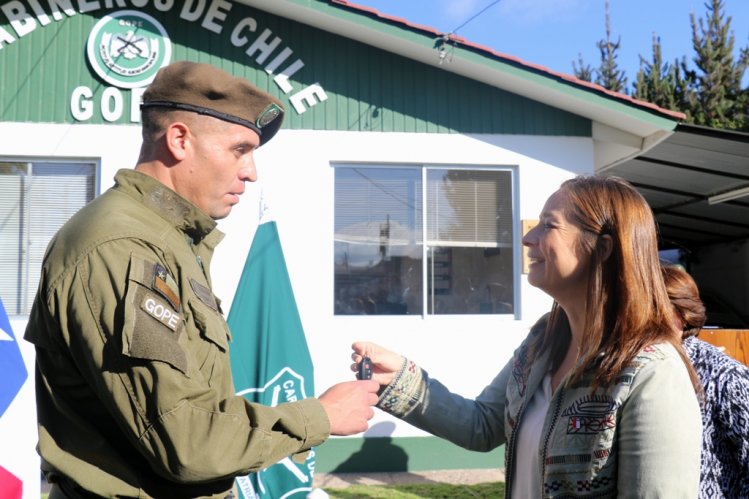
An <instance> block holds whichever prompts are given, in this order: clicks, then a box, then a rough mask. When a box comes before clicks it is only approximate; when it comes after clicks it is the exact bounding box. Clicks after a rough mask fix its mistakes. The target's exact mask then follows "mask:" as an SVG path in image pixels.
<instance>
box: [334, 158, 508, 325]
mask: <svg viewBox="0 0 749 499" xmlns="http://www.w3.org/2000/svg"><path fill="white" fill-rule="evenodd" d="M512 206H513V202H512V171H511V170H509V169H482V170H469V169H462V168H436V167H396V166H393V167H374V166H346V165H341V166H339V167H337V168H336V171H335V256H334V258H335V262H334V266H335V284H334V293H335V305H334V308H335V314H336V315H357V314H365V315H375V314H379V315H382V314H384V315H406V314H409V315H410V314H417V315H423V314H425V313H426V314H511V313H513V312H514V308H515V307H514V286H513V283H514V272H513V262H514V258H513V216H512Z"/></svg>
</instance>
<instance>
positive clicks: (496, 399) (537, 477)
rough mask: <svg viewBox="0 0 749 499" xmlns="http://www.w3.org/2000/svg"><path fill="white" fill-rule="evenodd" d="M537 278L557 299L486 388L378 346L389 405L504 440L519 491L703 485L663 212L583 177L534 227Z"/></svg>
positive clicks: (649, 492)
mask: <svg viewBox="0 0 749 499" xmlns="http://www.w3.org/2000/svg"><path fill="white" fill-rule="evenodd" d="M523 244H524V245H525V246H526V247H527V248H528V256H529V258H530V261H531V264H530V267H529V272H528V282H529V283H530V284H531V285H533V286H536V287H538V288H540V289H542V290H543V291H545V292H546V293H548V294H549V295H550V296H551V297H552V298H553V299H554V304H553V306H552V309H551V312H550V313H549V314H547V315H546V316H544V317H543V318H542V319H541V320H539V321H538V322H537V323H536V325H535V326H534V327H533V328H532V329H531V332H530V334H529V335H528V337H527V338H526V340H525V341H524V342H523V343H522V344H521V345H520V347H519V348H518V349H517V350H516V351H515V354H514V356H513V358H512V360H511V361H510V362H509V363H508V364H507V365H506V366H505V367H504V369H502V371H501V372H500V373H499V374H498V375H497V377H496V378H495V379H494V380H493V381H492V382H491V383H490V384H489V386H487V387H486V388H485V389H484V390H483V391H482V392H481V394H480V395H479V396H478V397H477V398H476V399H475V400H474V399H468V398H464V397H462V396H459V395H456V394H453V393H450V392H449V391H448V390H447V388H445V387H444V386H443V385H442V384H441V383H439V382H438V381H437V380H434V379H431V378H429V376H428V374H427V373H426V371H424V370H422V369H420V368H419V367H418V366H417V365H416V364H414V363H413V362H411V361H408V360H407V359H405V358H404V357H402V356H400V355H398V354H395V353H393V352H390V351H388V350H386V349H384V348H382V347H380V346H378V345H375V344H373V343H367V342H357V343H354V345H353V350H354V353H353V354H352V358H353V359H354V362H355V363H354V365H353V366H352V368H355V367H356V364H357V363H358V362H360V361H361V358H362V356H364V355H366V356H368V357H370V359H371V361H372V364H373V368H374V369H373V371H374V375H373V379H375V380H376V381H378V382H379V383H380V384H381V385H384V388H382V389H381V396H380V401H379V403H378V406H379V407H380V408H381V409H383V410H385V411H387V412H389V413H391V414H393V415H395V416H397V417H400V418H403V419H404V420H405V421H408V422H409V423H411V424H413V425H415V426H417V427H419V428H422V429H424V430H426V431H429V432H431V433H433V434H435V435H438V436H440V437H443V438H446V439H448V440H450V441H452V442H454V443H456V444H458V445H460V446H462V447H465V448H468V449H472V450H480V451H487V450H490V449H493V448H495V447H497V446H499V445H501V444H505V443H506V458H505V465H506V490H507V494H508V496H510V497H515V498H527V497H574V496H578V497H593V496H595V497H638V498H640V497H669V498H675V497H695V496H696V495H697V488H698V481H699V455H700V434H701V424H700V414H699V406H698V402H697V397H696V395H695V392H696V387H697V386H698V384H697V382H696V378H695V376H694V372H693V371H692V369H691V367H690V366H689V363H688V361H687V360H686V357H685V354H684V352H683V350H682V347H681V338H680V337H679V335H678V334H676V332H675V331H674V329H673V326H672V323H671V307H670V304H669V301H668V296H667V295H666V290H665V287H664V285H663V279H662V276H661V268H660V263H659V260H658V248H657V238H656V229H655V221H654V219H653V215H652V212H651V211H650V208H649V206H648V205H647V203H646V202H645V200H644V199H643V197H642V196H640V195H639V194H638V193H637V191H635V190H634V188H632V186H631V185H629V184H628V183H626V182H625V181H623V180H620V179H615V178H602V177H578V178H574V179H571V180H568V181H566V182H564V183H563V184H562V186H561V187H560V189H559V190H558V191H557V192H555V193H554V194H552V196H551V197H550V198H549V199H548V200H547V201H546V204H545V206H544V208H543V211H542V213H541V216H540V223H539V224H538V225H537V226H536V227H535V228H534V229H532V230H531V231H529V232H528V234H527V235H526V236H525V237H524V238H523Z"/></svg>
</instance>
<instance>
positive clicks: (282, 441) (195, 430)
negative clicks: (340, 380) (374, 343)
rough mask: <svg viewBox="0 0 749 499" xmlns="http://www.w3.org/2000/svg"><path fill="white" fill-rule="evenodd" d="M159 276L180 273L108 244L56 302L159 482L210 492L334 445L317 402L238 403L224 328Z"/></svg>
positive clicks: (78, 350)
mask: <svg viewBox="0 0 749 499" xmlns="http://www.w3.org/2000/svg"><path fill="white" fill-rule="evenodd" d="M156 265H161V266H162V267H163V269H164V270H165V271H166V272H167V273H169V272H171V273H173V272H174V271H173V270H170V269H169V268H168V264H167V263H166V262H165V261H164V259H163V257H162V256H161V255H160V253H159V251H158V250H157V249H156V248H151V247H149V246H148V245H147V244H146V243H143V242H139V241H129V240H128V241H123V240H119V241H117V242H116V243H105V244H102V245H100V246H99V247H98V248H97V249H96V250H94V251H93V252H91V253H90V254H89V255H88V256H87V258H85V259H83V260H82V261H81V262H79V263H78V264H77V265H76V266H75V269H74V270H71V271H70V272H69V273H68V274H67V275H66V276H65V278H64V280H65V281H66V282H65V283H64V284H63V283H60V285H59V286H56V287H55V288H54V289H56V290H57V292H58V293H64V294H65V296H59V295H58V296H53V297H52V298H51V302H54V303H56V304H57V306H59V317H60V323H61V327H62V329H63V331H64V332H63V334H64V336H65V341H66V342H67V343H68V345H69V350H70V352H71V354H72V356H73V357H74V359H75V361H76V363H77V365H78V366H79V369H80V370H81V372H82V374H83V376H84V377H85V378H86V379H88V380H90V383H91V386H92V388H93V390H94V391H95V393H96V396H97V397H98V398H99V399H100V400H101V402H102V403H103V404H104V405H105V406H106V407H107V410H108V412H109V413H110V414H111V415H112V417H113V418H114V419H115V420H116V422H117V424H118V425H119V427H120V429H121V431H122V432H124V433H125V435H126V436H127V437H128V438H129V440H130V441H131V442H132V444H133V445H134V446H135V448H136V449H137V450H138V451H139V452H140V453H141V454H142V456H143V457H144V458H145V459H147V460H148V462H149V463H150V466H151V467H152V468H153V470H154V471H155V472H156V473H158V474H160V475H162V476H164V477H166V478H168V479H170V480H173V481H177V482H200V481H210V480H215V479H217V478H220V477H229V476H233V475H241V474H246V473H248V472H250V471H255V470H258V469H261V468H264V467H267V466H269V465H271V464H273V463H275V462H277V461H279V460H280V459H282V458H284V457H286V456H289V455H293V454H296V453H300V452H305V451H307V450H308V449H310V448H311V447H313V446H316V445H319V444H320V443H322V442H323V441H324V440H325V439H326V438H327V437H328V435H329V422H328V419H327V415H326V413H325V411H324V409H323V408H322V406H321V404H320V403H319V402H318V401H317V400H316V399H305V400H302V401H299V402H293V403H287V404H281V405H279V406H277V407H266V406H262V405H259V404H251V403H248V402H247V401H246V400H245V399H244V398H242V397H239V396H235V395H234V394H233V388H232V387H231V375H230V368H229V362H228V351H227V348H228V341H227V338H226V337H225V335H224V337H223V338H222V337H221V336H222V334H221V333H219V334H216V328H217V327H223V328H225V323H223V319H222V318H220V319H218V318H217V317H219V315H220V314H213V315H211V314H210V313H209V311H206V310H205V309H204V308H203V309H201V308H200V307H201V304H200V303H198V302H197V301H196V302H195V303H193V301H195V300H192V301H191V300H187V299H186V298H185V297H174V296H171V297H170V296H169V295H170V292H169V289H161V290H159V289H158V288H159V287H163V284H164V283H166V282H167V281H168V279H167V277H164V278H163V281H164V282H163V283H162V282H157V281H155V280H154V278H153V275H154V270H153V269H154V268H156V271H157V272H156V273H158V272H160V270H161V269H159V268H157V267H155V266H156ZM149 276H150V277H149ZM162 277H163V276H162ZM63 290H64V291H63ZM160 291H161V292H160ZM177 300H179V303H177ZM198 301H199V300H198ZM170 302H171V303H170ZM177 305H179V306H177ZM216 321H220V322H219V323H217V322H216ZM224 334H225V333H224Z"/></svg>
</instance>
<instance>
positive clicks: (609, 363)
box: [533, 176, 699, 389]
mask: <svg viewBox="0 0 749 499" xmlns="http://www.w3.org/2000/svg"><path fill="white" fill-rule="evenodd" d="M559 190H560V191H562V192H563V193H564V194H565V195H566V196H567V199H568V200H569V203H568V208H567V212H566V213H565V215H566V216H567V218H568V219H569V220H570V222H572V223H574V224H575V225H577V226H578V227H579V228H580V229H581V230H582V236H581V240H580V245H581V249H582V250H583V251H585V252H587V253H589V254H590V255H591V256H592V257H591V259H590V269H589V283H588V291H587V296H586V301H587V307H586V317H585V326H584V328H585V329H584V332H583V335H584V337H583V341H582V344H581V347H580V353H579V360H580V362H579V363H578V365H577V367H576V368H575V370H574V371H573V373H572V374H571V376H570V381H571V382H575V381H578V380H579V379H580V378H581V376H582V374H583V373H584V372H585V371H586V370H587V369H590V368H594V369H595V371H596V374H595V380H594V385H593V386H594V389H595V387H596V386H598V385H604V386H606V385H610V384H612V383H613V382H614V381H615V379H616V377H617V375H618V374H619V373H620V372H621V370H622V369H624V368H625V367H626V366H627V365H629V364H630V363H631V362H632V360H633V359H634V357H635V356H636V355H637V354H638V353H639V352H640V351H642V350H643V348H645V347H647V346H650V345H653V344H656V343H662V342H668V343H671V344H672V345H674V347H675V348H676V349H677V351H678V352H679V354H680V355H681V357H682V360H683V361H684V363H685V365H686V366H687V369H688V370H689V374H690V377H691V379H692V383H693V385H694V386H695V388H696V389H698V388H697V387H699V383H698V382H697V376H696V374H695V373H694V370H693V369H692V367H691V364H690V363H689V361H688V360H687V356H686V354H685V353H684V350H683V348H682V346H681V338H680V337H679V336H678V335H677V334H676V332H675V331H674V328H673V322H672V315H671V304H670V302H669V299H668V295H667V294H666V288H665V285H664V283H663V277H662V275H661V265H660V261H659V258H658V238H657V230H656V225H655V219H654V217H653V213H652V211H651V209H650V206H649V205H648V204H647V202H646V201H645V199H644V198H643V197H642V195H640V193H638V192H637V191H636V190H635V189H634V187H632V185H630V184H629V183H628V182H626V181H625V180H623V179H620V178H616V177H597V176H580V177H575V178H573V179H570V180H567V181H565V182H564V183H562V185H561V187H560V189H559ZM604 235H608V236H609V237H610V238H611V241H612V245H611V253H610V254H608V256H607V246H606V244H605V243H604V241H603V238H602V237H601V236H604ZM569 342H570V329H569V321H568V319H567V316H566V314H565V312H564V310H563V309H562V308H561V307H560V306H559V305H558V304H557V303H556V302H555V303H554V305H553V307H552V311H551V314H550V317H549V323H548V326H547V327H546V330H545V332H544V334H543V335H542V336H541V337H540V338H539V341H538V343H537V345H534V348H533V351H534V352H536V353H535V354H534V356H538V355H540V354H541V353H542V352H545V351H547V350H549V351H550V352H551V360H552V369H556V368H557V367H559V365H560V364H561V362H562V360H563V359H564V355H565V352H566V351H567V347H568V346H569Z"/></svg>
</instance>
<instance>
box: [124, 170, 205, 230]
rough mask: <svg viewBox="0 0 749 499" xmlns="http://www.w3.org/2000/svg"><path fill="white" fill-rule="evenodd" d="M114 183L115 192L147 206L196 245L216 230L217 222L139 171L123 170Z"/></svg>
mask: <svg viewBox="0 0 749 499" xmlns="http://www.w3.org/2000/svg"><path fill="white" fill-rule="evenodd" d="M114 180H115V189H118V190H120V191H122V192H124V193H126V194H127V195H129V196H131V197H134V198H135V199H137V200H138V201H140V202H141V203H143V204H144V205H145V206H147V207H148V208H149V209H150V210H152V211H154V212H155V213H157V214H158V215H159V216H160V217H161V218H163V219H164V220H166V221H167V222H169V223H171V224H173V225H174V226H175V227H176V228H177V229H179V230H180V231H182V232H184V233H185V234H187V235H188V236H189V237H190V238H191V239H192V240H193V243H195V244H197V243H198V242H200V241H202V240H203V239H204V238H205V237H206V236H207V235H208V234H210V233H211V232H213V230H214V229H215V228H216V225H217V224H216V221H215V220H213V219H212V218H211V217H209V216H208V215H206V214H205V213H204V212H203V211H202V210H201V209H200V208H198V207H197V206H195V205H194V204H192V203H191V202H190V201H188V200H187V199H185V198H183V197H182V196H180V195H179V194H177V193H176V192H174V191H173V190H171V189H170V188H168V187H167V186H165V185H164V184H162V183H161V182H159V181H158V180H156V179H155V178H153V177H151V176H149V175H146V174H144V173H141V172H138V171H135V170H120V171H118V172H117V174H116V175H115V177H114Z"/></svg>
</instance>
